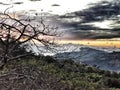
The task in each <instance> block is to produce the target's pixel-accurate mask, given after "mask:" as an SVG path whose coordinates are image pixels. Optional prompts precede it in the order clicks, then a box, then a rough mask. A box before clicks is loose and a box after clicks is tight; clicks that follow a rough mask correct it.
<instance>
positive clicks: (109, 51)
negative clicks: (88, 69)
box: [32, 44, 120, 72]
mask: <svg viewBox="0 0 120 90" xmlns="http://www.w3.org/2000/svg"><path fill="white" fill-rule="evenodd" d="M53 48H54V49H49V48H45V47H44V46H39V48H38V47H35V46H34V45H33V46H32V50H33V51H34V52H35V53H36V54H41V53H42V54H43V55H45V56H47V55H50V56H53V57H54V58H57V59H58V60H64V59H67V60H70V59H72V60H74V61H75V62H77V63H84V64H88V65H95V66H97V67H99V68H100V69H104V70H110V71H116V72H120V49H119V48H109V47H106V48H103V47H91V46H84V45H76V44H63V45H60V46H56V47H53ZM38 49H39V50H38Z"/></svg>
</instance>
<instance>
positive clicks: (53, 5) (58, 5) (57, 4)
mask: <svg viewBox="0 0 120 90" xmlns="http://www.w3.org/2000/svg"><path fill="white" fill-rule="evenodd" d="M51 6H60V5H59V4H52V5H51Z"/></svg>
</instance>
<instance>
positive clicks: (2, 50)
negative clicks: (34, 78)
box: [0, 8, 57, 68]
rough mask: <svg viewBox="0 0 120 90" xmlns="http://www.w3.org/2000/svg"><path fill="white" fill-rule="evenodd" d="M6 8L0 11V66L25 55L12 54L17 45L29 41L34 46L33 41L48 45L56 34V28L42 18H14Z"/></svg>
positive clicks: (51, 43)
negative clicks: (38, 19)
mask: <svg viewBox="0 0 120 90" xmlns="http://www.w3.org/2000/svg"><path fill="white" fill-rule="evenodd" d="M8 9H9V8H8ZM8 9H6V10H5V11H4V13H0V60H1V61H0V62H1V63H0V67H1V68H2V67H3V66H4V65H5V64H6V63H7V62H8V61H10V60H13V59H18V58H21V57H23V56H26V54H24V53H23V55H19V54H17V55H16V56H14V55H13V54H14V53H16V51H17V49H18V47H20V46H22V45H24V44H26V43H28V42H31V41H32V42H33V44H34V45H36V46H37V44H36V42H35V41H37V42H39V43H41V44H43V45H45V46H47V47H49V46H50V45H53V44H54V42H52V40H53V38H55V37H56V36H57V32H56V30H57V28H56V27H55V28H54V27H50V26H49V25H46V24H45V23H44V21H43V19H42V18H41V20H40V21H37V20H35V19H30V18H29V17H28V18H27V19H19V18H15V17H12V16H11V15H10V14H8V13H6V11H7V10H8ZM33 24H34V25H33ZM34 40H35V41H34ZM28 46H29V45H28Z"/></svg>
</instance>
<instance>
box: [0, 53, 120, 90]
mask: <svg viewBox="0 0 120 90" xmlns="http://www.w3.org/2000/svg"><path fill="white" fill-rule="evenodd" d="M0 90H120V74H117V73H115V72H110V71H104V70H99V69H97V68H96V67H90V66H87V65H85V64H81V65H80V64H77V63H75V62H74V61H72V60H62V61H58V60H55V59H53V58H52V57H50V56H46V57H45V56H34V55H33V56H30V57H26V58H24V59H20V60H15V61H12V62H9V63H8V64H7V65H6V66H5V67H4V69H3V70H1V71H0Z"/></svg>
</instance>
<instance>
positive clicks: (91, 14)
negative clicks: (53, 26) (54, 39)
mask: <svg viewBox="0 0 120 90" xmlns="http://www.w3.org/2000/svg"><path fill="white" fill-rule="evenodd" d="M119 18H120V1H118V0H113V1H109V2H108V1H101V2H98V3H92V4H89V7H88V8H87V9H84V10H82V11H76V12H72V13H67V14H65V15H62V16H60V17H59V20H60V21H61V23H62V24H63V25H64V27H68V32H70V33H71V34H70V36H72V37H73V38H74V39H84V38H85V39H91V38H92V39H111V38H120V27H119V23H120V20H119ZM104 21H106V22H109V21H112V22H111V23H110V24H111V25H110V26H105V25H104V24H109V23H104ZM91 23H97V24H98V25H95V24H91ZM99 23H103V24H99ZM116 24H118V25H117V26H116ZM101 25H103V26H101ZM69 28H72V29H69Z"/></svg>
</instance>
